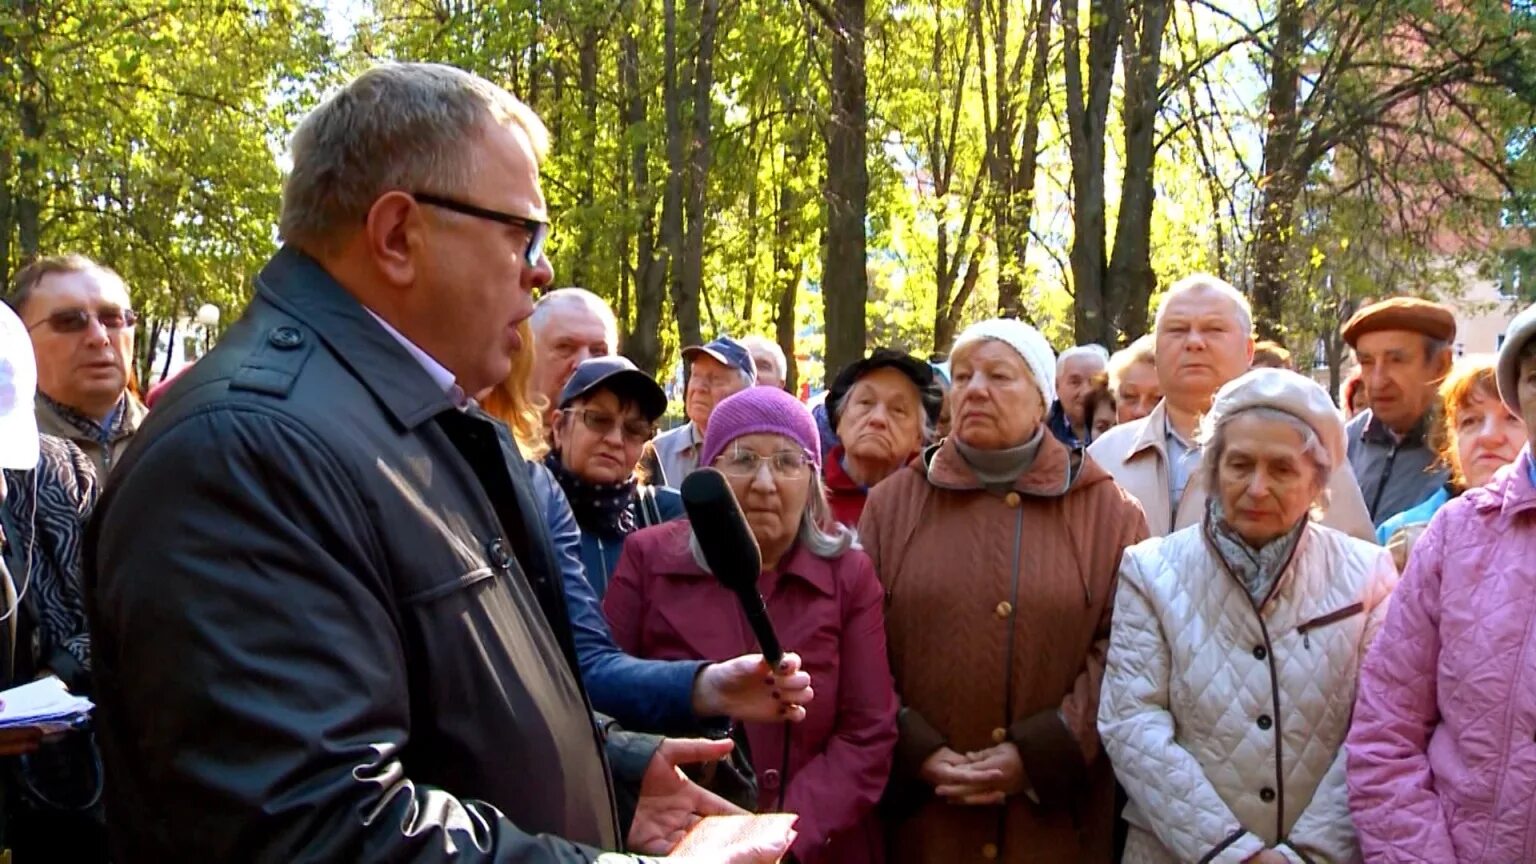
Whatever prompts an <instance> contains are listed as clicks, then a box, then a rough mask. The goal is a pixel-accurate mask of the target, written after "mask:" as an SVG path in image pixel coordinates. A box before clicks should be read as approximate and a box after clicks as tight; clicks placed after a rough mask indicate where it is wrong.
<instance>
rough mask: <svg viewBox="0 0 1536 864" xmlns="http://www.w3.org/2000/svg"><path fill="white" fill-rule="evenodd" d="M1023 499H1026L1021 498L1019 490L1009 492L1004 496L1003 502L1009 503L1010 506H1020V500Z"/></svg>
mask: <svg viewBox="0 0 1536 864" xmlns="http://www.w3.org/2000/svg"><path fill="white" fill-rule="evenodd" d="M1022 500H1024V499H1023V498H1020V497H1019V493H1017V492H1009V493H1008V494H1007V495H1004V496H1003V503H1004V504H1007V505H1008V506H1009V507H1017V506H1019V502H1020V501H1022Z"/></svg>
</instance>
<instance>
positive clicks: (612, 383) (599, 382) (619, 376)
mask: <svg viewBox="0 0 1536 864" xmlns="http://www.w3.org/2000/svg"><path fill="white" fill-rule="evenodd" d="M604 388H606V389H608V390H612V391H613V392H614V394H615V395H617V396H618V397H619V398H620V399H633V400H634V402H635V404H636V405H638V406H640V410H641V411H642V412H644V414H645V416H646V419H648V420H651V421H653V422H654V421H655V420H656V418H658V417H660V416H661V415H663V414H665V413H666V412H667V394H666V391H664V390H662V389H661V385H660V384H657V383H656V379H654V378H652V377H651V376H649V375H647V374H645V373H644V372H641V371H640V369H639V368H638V367H636V366H635V364H633V363H631V362H629V358H628V357H620V356H618V355H613V356H609V357H593V358H592V359H590V360H583V361H582V363H581V365H580V366H577V367H576V371H575V372H572V373H571V380H569V381H567V382H565V388H564V389H563V390H561V391H560V404H559V405H557V406H556V407H557V408H565V407H566V406H568V405H570V404H571V403H572V402H575V401H576V400H577V399H580V398H582V397H584V396H588V395H590V394H591V393H593V392H594V391H596V390H600V389H604Z"/></svg>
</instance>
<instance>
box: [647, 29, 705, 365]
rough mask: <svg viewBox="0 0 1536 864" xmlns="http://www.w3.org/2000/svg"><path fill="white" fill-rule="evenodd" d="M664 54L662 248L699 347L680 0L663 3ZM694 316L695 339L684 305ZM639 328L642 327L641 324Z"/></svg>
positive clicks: (676, 307)
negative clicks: (687, 233) (686, 224)
mask: <svg viewBox="0 0 1536 864" xmlns="http://www.w3.org/2000/svg"><path fill="white" fill-rule="evenodd" d="M662 30H663V38H662V45H663V53H664V55H665V60H664V63H665V66H666V68H665V70H664V72H663V74H662V82H661V98H662V108H663V115H664V118H665V123H666V140H667V179H666V189H665V191H664V192H663V193H662V201H661V246H662V249H663V250H665V251H664V256H665V260H666V271H667V284H668V289H669V290H668V293H670V294H671V295H672V313H673V316H674V317H675V318H676V319H677V327H678V335H679V336H681V337H682V339H683V344H684V345H690V344H695V343H696V341H697V339H698V328H699V308H698V295H697V294H694V295H693V297H692V298H689V299H687V300H686V302H685V299H684V297H683V290H684V286H683V270H684V267H683V259H684V258H685V257H686V253H685V252H684V250H683V182H684V180H685V179H686V177H687V173H686V168H685V164H686V163H685V156H684V144H685V143H686V141H685V139H684V137H683V136H684V134H685V132H684V130H683V91H682V88H681V87H680V86H679V84H678V80H677V0H662ZM685 305H686V306H687V308H688V310H689V311H690V312H691V313H692V319H693V333H692V334H691V335H692V336H693V339H692V340H690V339H689V338H688V337H689V334H688V333H687V331H686V330H685V329H684V328H685V326H686V325H685V324H684V322H683V308H682V307H683V306H685ZM637 326H638V325H637Z"/></svg>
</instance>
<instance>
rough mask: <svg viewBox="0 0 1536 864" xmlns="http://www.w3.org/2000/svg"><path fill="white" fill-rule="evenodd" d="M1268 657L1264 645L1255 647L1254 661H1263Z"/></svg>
mask: <svg viewBox="0 0 1536 864" xmlns="http://www.w3.org/2000/svg"><path fill="white" fill-rule="evenodd" d="M1268 656H1269V652H1268V651H1266V650H1265V649H1264V646H1263V645H1255V646H1253V659H1255V660H1263V659H1264V658H1265V657H1268Z"/></svg>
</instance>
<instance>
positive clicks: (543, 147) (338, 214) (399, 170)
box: [278, 63, 549, 249]
mask: <svg viewBox="0 0 1536 864" xmlns="http://www.w3.org/2000/svg"><path fill="white" fill-rule="evenodd" d="M490 124H499V125H502V126H511V127H516V128H519V129H521V130H522V131H523V133H524V134H525V135H527V137H528V143H529V145H530V147H531V148H532V149H533V152H534V158H535V159H539V160H542V159H543V157H544V153H545V152H546V151H547V150H548V148H549V132H548V130H546V129H545V127H544V123H543V121H541V120H539V117H538V115H537V114H534V113H533V109H531V108H529V107H528V106H527V105H524V104H523V103H522V102H520V101H518V99H517V98H516V97H515V96H513V95H512V94H510V93H508V92H507V91H505V90H503V89H502V88H500V87H497V86H496V85H495V84H492V83H491V82H489V81H487V80H485V79H484V78H481V77H480V76H478V75H474V74H471V73H469V72H465V71H464V70H462V69H456V68H454V67H452V66H443V65H439V64H436V63H384V64H380V65H378V66H374V67H373V68H372V69H369V70H368V71H366V72H364V73H363V74H361V75H359V76H357V77H356V78H354V79H352V81H351V82H350V83H348V84H347V85H346V86H345V87H343V88H342V89H341V90H340V91H339V92H337V93H335V94H334V95H332V96H331V97H330V98H329V99H326V100H325V101H324V102H322V103H320V106H319V107H317V108H316V109H315V110H313V111H311V112H310V113H309V115H308V116H307V117H305V118H304V120H303V121H302V122H301V123H300V124H299V128H298V130H297V131H295V132H294V133H293V140H292V142H291V147H290V150H291V154H292V160H293V167H292V169H291V170H290V171H289V172H288V177H287V179H286V180H285V181H284V183H283V208H282V215H281V217H280V218H279V220H278V235H279V236H280V237H281V238H282V239H283V240H285V241H287V242H289V243H294V244H296V245H298V246H300V247H309V248H312V249H325V248H328V247H329V246H330V245H332V244H334V243H335V242H336V240H337V239H338V237H340V236H342V234H343V232H344V231H349V230H350V229H352V228H354V227H356V226H357V225H359V224H361V222H362V220H363V218H364V217H365V216H366V215H367V213H368V209H369V208H370V207H372V206H373V202H375V201H377V200H378V199H379V196H381V195H383V194H385V193H387V192H393V191H401V192H418V191H421V192H435V193H437V194H440V195H453V194H458V193H462V192H464V191H465V190H467V189H468V188H469V187H470V184H471V180H472V175H473V174H474V169H475V165H474V151H473V150H472V149H471V147H472V145H473V143H474V142H476V141H477V140H479V138H480V136H481V134H482V133H483V132H484V130H485V129H486V128H488V126H489V125H490Z"/></svg>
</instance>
